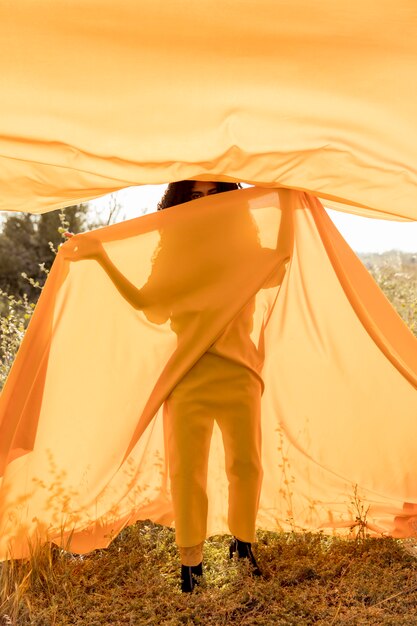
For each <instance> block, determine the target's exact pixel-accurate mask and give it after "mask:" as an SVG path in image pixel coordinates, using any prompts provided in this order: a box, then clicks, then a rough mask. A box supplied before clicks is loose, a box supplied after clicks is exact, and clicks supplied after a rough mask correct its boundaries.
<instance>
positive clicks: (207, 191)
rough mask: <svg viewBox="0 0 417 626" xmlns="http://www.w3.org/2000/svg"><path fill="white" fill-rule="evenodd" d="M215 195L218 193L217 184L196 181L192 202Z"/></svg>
mask: <svg viewBox="0 0 417 626" xmlns="http://www.w3.org/2000/svg"><path fill="white" fill-rule="evenodd" d="M214 193H217V183H210V182H206V181H205V180H196V181H195V182H194V185H193V186H192V189H191V195H190V200H197V198H202V197H203V196H211V195H212V194H214Z"/></svg>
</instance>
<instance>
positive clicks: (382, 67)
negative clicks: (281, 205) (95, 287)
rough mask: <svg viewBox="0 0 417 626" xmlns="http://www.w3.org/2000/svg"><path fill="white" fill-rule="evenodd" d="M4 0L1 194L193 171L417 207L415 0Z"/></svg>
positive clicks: (67, 189)
mask: <svg viewBox="0 0 417 626" xmlns="http://www.w3.org/2000/svg"><path fill="white" fill-rule="evenodd" d="M0 13H1V15H0V18H1V24H2V36H1V39H0V77H1V79H0V80H1V98H0V188H1V193H0V203H1V204H0V208H1V209H3V210H21V211H30V212H44V211H49V210H51V209H54V208H57V207H62V206H68V205H70V204H75V203H77V202H80V201H81V200H87V199H89V198H94V197H97V196H99V195H102V194H104V193H106V192H108V191H112V190H115V189H120V188H122V187H127V186H129V185H135V184H149V183H165V182H168V181H173V180H182V179H195V178H198V179H205V180H234V181H246V182H248V183H254V184H257V185H260V186H268V185H272V186H281V187H287V188H293V189H301V190H305V191H309V192H310V193H313V194H314V195H316V196H319V197H322V198H325V199H326V200H329V201H339V202H341V203H344V204H345V208H347V209H348V210H350V211H354V212H355V211H357V209H355V207H354V206H353V205H357V206H358V207H361V208H362V210H361V213H362V214H368V215H369V214H371V210H372V211H374V215H375V216H377V217H382V216H384V215H391V216H396V217H403V218H409V219H414V220H415V219H417V201H416V191H415V190H416V185H417V169H416V168H417V166H416V164H417V148H416V146H417V137H416V123H415V116H416V113H415V112H416V110H417V89H416V87H415V78H416V59H417V37H416V29H417V5H416V3H415V2H414V0H337V2H335V0H318V1H316V2H312V1H311V0H292V1H291V2H288V0H285V1H284V0H257V1H256V2H242V1H241V0H216V1H214V2H213V0H198V2H196V1H193V0H170V1H169V2H165V3H164V4H161V3H160V2H154V1H153V0H120V1H118V2H114V1H113V0H71V2H56V1H54V0H36V2H34V1H33V0H19V2H16V1H15V0H2V2H1V3H0ZM339 208H340V205H339Z"/></svg>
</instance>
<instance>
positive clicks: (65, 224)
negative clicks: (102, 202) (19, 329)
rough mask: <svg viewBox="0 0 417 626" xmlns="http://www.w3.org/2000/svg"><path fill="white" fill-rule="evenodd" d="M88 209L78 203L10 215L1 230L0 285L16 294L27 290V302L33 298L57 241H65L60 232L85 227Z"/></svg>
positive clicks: (17, 295) (78, 230)
mask: <svg viewBox="0 0 417 626" xmlns="http://www.w3.org/2000/svg"><path fill="white" fill-rule="evenodd" d="M87 210H88V206H87V205H85V204H81V205H78V206H71V207H68V208H66V209H64V210H63V211H60V210H58V211H51V212H50V213H43V214H42V215H30V214H28V213H16V214H12V215H9V216H8V217H7V218H6V220H5V221H4V223H3V229H2V232H1V233H0V289H1V290H2V291H4V292H7V293H9V294H13V295H14V296H16V297H23V295H24V294H26V296H27V297H28V299H29V301H30V302H36V300H37V299H38V297H39V292H40V290H39V288H40V286H41V285H42V284H43V283H44V282H45V278H46V274H47V272H48V270H49V268H50V267H51V265H52V263H53V260H54V258H55V254H56V251H57V248H58V245H59V244H60V243H63V241H64V239H63V237H62V232H64V231H65V230H70V231H72V232H73V233H77V232H80V231H82V230H84V225H85V221H86V213H87ZM60 215H61V217H60ZM22 274H24V275H25V276H26V277H27V278H25V277H24V276H22ZM37 283H38V286H36V284H37ZM3 301H4V299H3ZM3 308H4V302H3Z"/></svg>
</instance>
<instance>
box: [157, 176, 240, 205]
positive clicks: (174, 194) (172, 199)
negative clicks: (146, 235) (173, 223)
mask: <svg viewBox="0 0 417 626" xmlns="http://www.w3.org/2000/svg"><path fill="white" fill-rule="evenodd" d="M195 182H196V181H195V180H179V181H177V182H175V183H169V185H168V187H167V188H166V190H165V193H164V195H163V196H162V198H161V201H160V202H159V203H158V211H161V210H162V209H168V208H169V207H171V206H176V205H177V204H182V203H183V202H188V201H189V200H191V191H192V189H193V186H194V183H195ZM216 187H217V193H223V192H224V191H234V190H235V189H240V184H239V183H221V182H216Z"/></svg>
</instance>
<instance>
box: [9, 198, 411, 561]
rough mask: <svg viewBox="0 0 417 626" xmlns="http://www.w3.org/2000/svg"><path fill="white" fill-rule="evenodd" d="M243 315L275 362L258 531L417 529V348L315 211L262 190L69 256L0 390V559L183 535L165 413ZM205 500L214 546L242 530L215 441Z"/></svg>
mask: <svg viewBox="0 0 417 626" xmlns="http://www.w3.org/2000/svg"><path fill="white" fill-rule="evenodd" d="M97 241H99V243H100V244H101V246H102V248H103V250H104V252H105V254H106V255H107V256H108V258H109V259H110V260H111V262H112V264H113V266H114V267H115V268H116V269H117V271H118V272H119V274H118V276H119V278H117V279H115V278H114V276H113V278H112V277H111V275H110V274H109V273H108V272H107V271H105V270H104V269H103V266H102V265H101V264H100V263H99V262H97V260H96V259H93V258H88V250H89V246H93V244H94V243H97ZM81 243H82V244H83V245H82V246H81V247H80V248H78V247H79V246H80V245H81ZM77 249H82V250H83V251H84V252H83V257H84V258H81V260H78V261H75V260H74V256H73V255H74V253H75V252H76V250H77ZM123 280H125V281H128V284H129V285H130V286H131V292H132V293H137V296H132V297H131V298H130V297H129V298H126V292H124V291H123V289H122V288H121V284H122V281H123ZM135 298H136V299H135ZM138 298H139V300H138ZM248 303H250V306H249V308H248ZM245 307H246V309H245ZM243 309H245V310H250V311H251V314H250V316H249V317H248V320H249V322H250V323H248V325H247V327H246V331H245V332H247V333H249V336H250V339H251V341H252V342H254V343H255V344H256V345H257V347H260V348H261V349H263V350H264V355H265V365H264V368H263V370H262V379H263V382H264V391H263V396H262V418H261V419H262V465H263V470H264V479H263V485H262V492H261V498H260V507H259V513H258V518H257V524H258V526H259V527H261V528H266V529H273V530H277V529H294V528H296V529H302V528H310V529H325V530H327V531H330V532H333V531H336V529H339V528H342V529H343V528H344V529H346V531H347V532H348V531H349V528H350V527H351V526H354V525H355V524H356V523H357V517H358V507H361V506H363V507H364V509H368V507H369V510H368V512H367V525H368V528H369V529H370V531H372V532H376V533H389V534H392V535H394V536H403V537H404V536H410V535H413V533H415V531H414V530H413V521H414V518H413V513H414V512H415V511H414V509H413V506H414V507H415V508H416V509H417V489H416V481H415V476H416V475H417V456H416V454H415V450H414V447H415V446H414V439H415V437H414V433H415V424H416V417H417V392H416V388H417V350H416V347H417V340H416V339H415V338H414V336H413V335H412V333H411V332H410V331H409V329H408V328H407V327H406V326H405V324H404V323H403V322H402V320H401V319H400V317H399V316H398V315H397V314H396V312H395V311H394V309H393V308H392V306H391V305H390V304H389V302H388V301H387V300H386V298H385V296H384V295H383V294H382V292H381V291H380V290H379V288H378V287H377V285H376V284H375V283H374V281H373V279H372V278H371V277H370V275H369V274H368V272H367V270H366V269H365V268H364V266H363V265H362V264H361V263H360V261H359V260H358V259H357V257H356V256H355V254H354V253H353V252H352V251H351V250H350V248H349V247H348V245H347V244H346V243H345V242H344V240H343V239H342V237H341V236H340V235H339V234H338V232H337V230H336V229H335V227H334V226H333V225H332V223H331V221H330V220H329V218H328V217H327V215H326V213H325V211H324V209H323V207H322V206H321V204H320V203H319V201H318V200H317V199H316V198H314V197H312V196H309V195H307V194H305V193H304V192H298V191H291V190H285V189H279V190H268V189H262V188H248V189H244V190H238V191H233V192H229V193H224V194H219V195H215V196H208V197H206V198H202V199H200V200H194V201H192V202H189V203H186V204H183V205H179V206H177V207H172V208H170V209H169V210H166V211H160V212H158V213H156V214H152V215H147V216H144V217H140V218H137V219H133V220H129V221H126V222H124V223H121V224H117V225H112V226H108V227H105V228H102V229H98V230H96V231H93V232H91V233H86V234H83V235H77V236H75V237H74V238H73V239H72V240H70V241H69V242H67V243H66V244H65V245H64V246H63V247H62V248H61V249H60V251H59V253H58V256H57V258H56V260H55V262H54V264H53V267H52V270H51V273H50V275H49V277H48V280H47V282H46V285H45V287H44V290H43V292H42V294H41V297H40V300H39V303H38V305H37V307H36V310H35V313H34V316H33V319H32V320H31V322H30V325H29V328H28V331H27V333H26V336H25V338H24V341H23V343H22V346H21V348H20V350H19V352H18V355H17V358H16V360H15V362H14V364H13V367H12V370H11V373H10V375H9V378H8V380H7V382H6V385H5V388H4V390H3V392H2V394H1V396H0V410H1V420H2V421H1V438H0V444H1V474H2V483H1V490H0V510H1V521H0V531H1V532H0V537H1V540H0V541H1V543H0V546H1V552H0V555H1V557H2V558H6V557H7V556H8V555H10V554H13V555H14V556H24V555H26V554H27V553H28V543H33V542H36V541H38V540H41V541H42V540H45V539H50V540H53V541H55V542H57V543H59V544H60V545H64V546H67V547H69V548H70V549H72V550H74V551H77V552H85V551H89V550H91V549H93V548H97V547H100V546H105V545H107V544H108V543H109V541H110V540H111V539H112V538H113V537H114V536H115V535H116V534H117V533H118V532H119V531H120V529H121V528H123V527H124V526H125V525H126V524H130V523H133V522H134V521H135V520H138V519H146V518H150V519H152V520H154V521H156V522H161V523H163V524H168V525H172V524H174V519H173V513H172V505H171V499H170V482H169V478H168V472H167V463H166V456H165V448H164V433H163V422H162V411H161V407H162V405H163V402H164V400H165V398H167V396H168V395H169V393H170V392H171V390H172V389H173V388H174V387H175V386H176V385H177V384H178V382H179V381H180V380H181V379H182V377H183V376H184V375H185V373H187V372H188V371H189V370H190V368H191V367H192V366H193V364H194V363H195V362H196V361H197V360H198V359H199V358H200V357H201V356H202V355H203V354H205V353H206V352H207V350H208V349H209V348H210V346H212V345H213V344H214V343H215V342H216V340H218V338H219V337H221V336H222V333H224V330H225V328H227V327H228V324H229V323H230V322H231V321H232V320H233V319H234V318H235V317H236V316H237V315H238V314H239V313H240V312H241V311H242V310H243ZM241 345H242V342H241V341H235V342H233V341H231V342H230V341H229V344H228V348H227V349H228V358H230V359H234V358H235V359H236V360H239V359H240V360H242V357H241V353H242V350H241ZM234 351H235V352H234ZM208 495H209V511H208V529H207V534H208V535H212V534H214V533H222V532H227V530H228V528H227V519H226V513H227V479H226V475H225V471H224V453H223V447H222V443H221V438H220V433H219V430H218V428H215V430H214V435H213V440H212V446H211V451H210V460H209V479H208ZM413 503H414V505H413ZM416 519H417V518H416Z"/></svg>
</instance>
